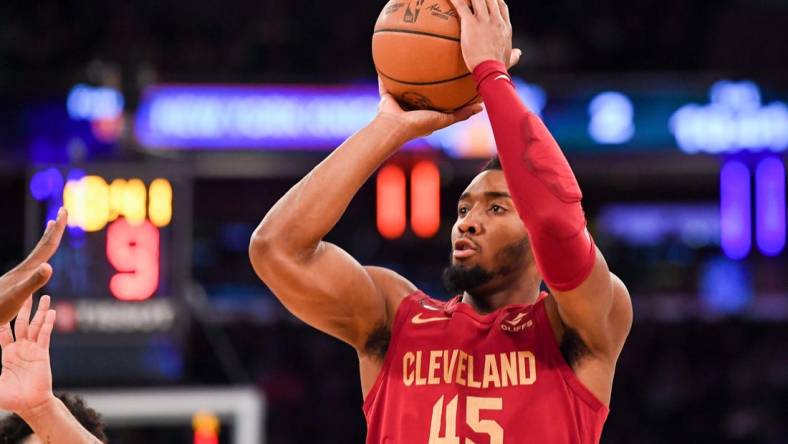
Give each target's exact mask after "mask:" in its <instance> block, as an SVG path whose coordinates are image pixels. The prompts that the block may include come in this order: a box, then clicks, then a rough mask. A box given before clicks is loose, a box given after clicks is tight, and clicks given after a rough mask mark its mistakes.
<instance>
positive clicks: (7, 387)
mask: <svg viewBox="0 0 788 444" xmlns="http://www.w3.org/2000/svg"><path fill="white" fill-rule="evenodd" d="M49 304H50V299H49V296H43V297H42V298H41V301H40V302H39V304H38V311H37V312H36V315H35V317H34V318H33V322H30V309H31V308H32V306H33V298H32V297H29V298H28V299H27V301H25V303H24V305H23V306H22V309H21V310H20V312H19V316H18V317H17V319H16V325H15V326H14V333H15V334H16V340H14V337H13V335H12V334H11V327H10V326H9V324H7V323H6V324H4V325H1V326H0V348H1V349H2V351H3V370H2V373H0V409H2V410H6V411H10V412H14V413H16V414H18V415H19V416H21V417H22V418H26V417H31V416H35V414H36V411H37V410H39V409H41V408H43V407H45V406H46V405H47V404H48V403H50V402H52V400H53V399H54V395H53V394H52V369H51V367H50V362H49V341H50V338H51V336H52V329H53V328H54V325H55V315H56V314H55V310H50V309H49Z"/></svg>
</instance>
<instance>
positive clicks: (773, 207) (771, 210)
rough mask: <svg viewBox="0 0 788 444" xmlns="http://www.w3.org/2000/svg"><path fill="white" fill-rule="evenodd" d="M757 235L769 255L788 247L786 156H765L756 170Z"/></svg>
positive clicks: (759, 242) (761, 246) (760, 247)
mask: <svg viewBox="0 0 788 444" xmlns="http://www.w3.org/2000/svg"><path fill="white" fill-rule="evenodd" d="M755 215H756V216H755V239H756V241H757V242H758V248H759V249H760V250H761V252H762V253H763V254H765V255H766V256H777V255H778V254H780V253H781V252H782V251H783V248H785V166H784V165H783V162H782V160H780V159H778V158H775V157H769V158H766V159H763V160H762V161H761V162H760V163H759V164H758V168H757V169H756V170H755Z"/></svg>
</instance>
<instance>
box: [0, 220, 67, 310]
mask: <svg viewBox="0 0 788 444" xmlns="http://www.w3.org/2000/svg"><path fill="white" fill-rule="evenodd" d="M66 218H67V215H66V211H65V210H64V209H62V208H61V209H60V211H59V212H58V215H57V219H55V220H54V221H50V222H49V223H48V224H47V228H46V231H44V235H43V236H41V240H40V241H39V242H38V245H36V247H35V248H34V249H33V251H32V252H31V253H30V255H29V256H28V257H27V259H25V260H24V261H22V263H21V264H19V265H18V266H17V267H16V268H14V269H13V270H11V271H9V272H8V273H6V274H4V275H3V276H0V325H2V324H4V323H6V322H9V321H11V319H13V318H14V316H16V314H17V312H19V307H21V306H22V303H23V302H25V300H26V299H27V298H28V297H30V295H31V294H33V293H35V292H36V291H38V290H39V289H40V288H41V287H43V286H44V285H46V283H47V282H49V278H50V277H51V276H52V267H50V266H49V264H47V261H48V260H49V259H50V258H51V257H52V256H53V255H54V254H55V252H56V251H57V248H58V246H59V245H60V239H61V238H62V237H63V231H64V230H65V229H66Z"/></svg>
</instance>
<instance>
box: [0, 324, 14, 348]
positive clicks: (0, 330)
mask: <svg viewBox="0 0 788 444" xmlns="http://www.w3.org/2000/svg"><path fill="white" fill-rule="evenodd" d="M12 342H14V335H13V334H12V333H11V324H8V323H6V324H3V325H0V349H2V348H5V347H6V346H7V345H9V344H11V343H12Z"/></svg>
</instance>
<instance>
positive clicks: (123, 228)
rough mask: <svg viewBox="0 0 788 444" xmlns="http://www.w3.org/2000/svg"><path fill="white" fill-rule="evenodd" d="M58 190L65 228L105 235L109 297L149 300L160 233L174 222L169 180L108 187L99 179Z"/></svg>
mask: <svg viewBox="0 0 788 444" xmlns="http://www.w3.org/2000/svg"><path fill="white" fill-rule="evenodd" d="M62 190H63V191H62V203H63V206H64V207H65V208H66V209H67V210H68V213H69V218H68V225H69V227H71V228H78V229H81V230H84V231H85V232H97V231H101V230H104V229H105V228H106V230H107V242H106V254H107V261H108V262H109V264H110V265H111V266H112V268H114V275H113V276H112V277H111V278H110V282H109V290H110V292H111V293H112V295H113V296H114V297H115V298H116V299H118V300H121V301H144V300H147V299H150V298H151V297H152V296H153V295H154V294H155V293H156V291H157V290H158V288H159V277H160V234H159V229H160V228H164V227H166V226H168V225H170V223H171V221H172V199H173V192H172V184H171V183H170V182H169V181H168V180H167V179H155V180H153V181H152V182H151V183H150V186H146V185H145V183H144V182H143V181H142V180H141V179H129V180H126V179H115V180H113V181H112V182H111V183H107V181H106V180H105V179H104V178H102V177H100V176H85V177H82V178H80V179H78V180H69V181H67V182H66V183H65V184H64V186H63V188H62ZM53 197H54V196H53ZM57 197H60V196H57Z"/></svg>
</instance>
